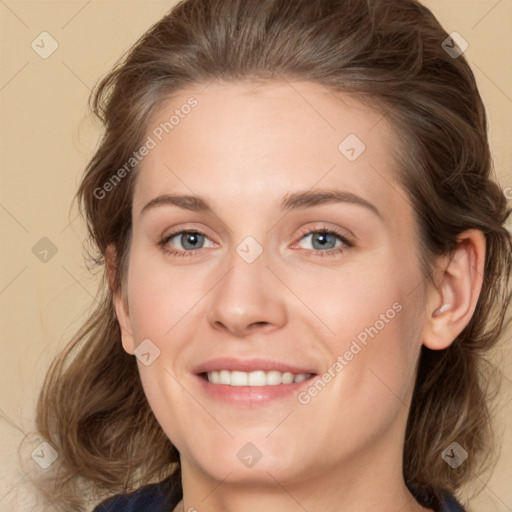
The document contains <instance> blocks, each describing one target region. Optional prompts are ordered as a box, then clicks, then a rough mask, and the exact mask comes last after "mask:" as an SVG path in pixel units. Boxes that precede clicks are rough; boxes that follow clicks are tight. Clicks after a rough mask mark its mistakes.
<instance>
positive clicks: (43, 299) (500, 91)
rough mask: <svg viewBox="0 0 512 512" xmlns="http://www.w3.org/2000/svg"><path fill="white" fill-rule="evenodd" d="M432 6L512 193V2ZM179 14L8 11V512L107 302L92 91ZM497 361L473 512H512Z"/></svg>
mask: <svg viewBox="0 0 512 512" xmlns="http://www.w3.org/2000/svg"><path fill="white" fill-rule="evenodd" d="M425 3H426V5H427V6H428V7H430V8H431V9H432V10H433V12H434V13H435V14H436V15H437V16H438V18H439V19H440V21H441V22H442V24H443V25H444V27H445V28H446V30H447V31H448V32H452V31H457V32H459V33H460V34H461V35H462V36H463V37H464V38H465V39H466V40H467V41H468V43H469V48H468V50H467V52H466V56H467V57H468V59H469V62H470V63H471V65H472V67H473V69H474V71H475V74H476V77H477V79H478V83H479V86H480V88H481V92H482V95H483V97H484V100H485V102H486V105H487V108H488V113H489V118H490V136H491V141H492V147H493V151H494V157H495V166H496V170H497V175H498V177H499V180H500V182H501V183H502V185H503V186H504V187H512V171H511V149H510V146H511V143H510V141H511V139H512V68H511V57H510V56H511V54H512V31H511V27H512V25H511V22H512V0H500V1H497V0H476V1H469V0H442V1H441V0H429V1H427V2H425ZM172 4H173V2H169V1H167V2H162V1H142V0H139V1H120V0H118V1H102V0H93V1H60V2H47V1H31V2H29V1H14V0H5V1H1V0H0V52H1V61H0V120H1V128H0V129H1V145H0V165H1V180H2V181H1V189H0V233H1V236H2V243H1V246H0V247H1V267H0V269H1V270H0V315H1V327H2V330H1V333H2V337H1V347H0V348H1V352H0V354H1V356H0V390H1V394H0V511H13V510H16V511H17V510H20V511H21V510H38V507H37V506H36V505H30V503H31V500H32V499H31V497H30V495H29V491H28V489H27V486H26V478H25V477H24V474H23V472H22V470H21V469H20V467H19V464H18V461H17V453H16V448H17V445H18V444H19V442H20V441H21V440H22V439H23V438H24V436H25V433H26V432H28V431H29V430H30V429H31V428H32V420H33V410H34V405H35V400H36V394H37V391H38V389H39V387H40V385H41V381H42V378H43V376H44V374H45V371H46V368H47V366H48V365H49V363H50V361H51V359H52V358H53V356H54V355H55V353H56V352H57V350H58V349H59V348H61V347H62V346H63V345H64V344H65V343H66V342H67V341H68V339H69V337H70V336H71V334H72V333H73V332H74V330H75V329H76V328H77V327H78V326H79V324H80V322H81V320H82V319H83V318H84V314H85V311H86V309H87V308H88V307H89V306H90V305H91V303H92V301H93V296H94V293H95V289H96V283H97V280H96V278H95V277H94V276H92V275H90V274H88V272H87V270H86V268H85V265H84V263H83V259H82V240H83V234H84V231H83V226H82V223H81V221H80V219H78V218H76V210H75V209H74V210H71V212H70V210H69V208H70V201H71V198H72V196H73V194H74V192H75V190H76V187H77V184H78V181H79V176H80V173H81V171H82V169H83V166H84V164H85V162H86V160H87V158H88V157H89V156H90V155H91V154H92V152H93V149H94V146H95V142H96V137H97V134H98V126H97V125H96V124H95V123H94V122H92V120H91V116H90V115H89V114H88V112H87V100H88V95H89V91H90V88H91V87H92V86H93V84H94V83H95V82H96V81H97V80H98V79H99V78H100V77H101V76H102V75H103V74H104V73H105V72H106V71H107V70H108V69H109V68H110V67H111V66H112V64H113V63H114V62H115V60H116V59H117V58H118V57H119V56H120V55H121V54H122V52H124V51H125V50H126V49H128V48H129V46H130V45H131V44H132V43H133V42H134V41H135V40H136V39H137V37H138V36H139V35H140V34H141V33H142V32H143V31H144V30H145V29H147V28H148V27H149V26H150V25H151V24H152V23H153V22H155V21H156V20H158V19H159V18H160V17H161V16H162V15H163V14H164V13H165V12H166V11H167V10H168V9H169V8H170V7H171V5H172ZM43 31H46V32H48V33H50V34H51V36H52V37H53V38H54V39H55V40H56V41H57V43H58V49H57V50H56V51H55V52H54V53H53V54H52V55H51V56H50V57H49V58H47V59H43V58H41V57H40V56H39V55H38V54H37V53H36V52H35V51H34V50H33V49H32V48H31V43H32V41H33V40H34V39H36V37H37V36H39V34H41V32H43ZM509 192H510V198H511V199H512V188H511V189H509ZM42 237H48V238H49V239H50V240H51V241H52V243H53V244H54V245H55V247H56V249H57V253H56V254H55V255H54V256H52V257H51V258H49V261H47V262H46V263H44V262H42V261H40V260H39V259H38V258H37V257H36V255H34V254H33V252H32V248H33V246H34V245H35V244H36V243H37V242H38V241H39V240H40V239H41V238H42ZM497 357H498V359H499V361H500V367H501V368H502V369H503V371H504V374H505V378H504V387H503V391H502V393H501V395H500V398H499V408H498V410H497V414H496V420H497V422H498V425H499V427H500V429H501V431H502V432H503V440H504V441H503V449H502V454H501V457H500V460H499V463H498V466H497V468H496V471H495V472H494V474H493V475H492V477H491V478H490V479H485V480H481V481H478V482H476V483H475V484H474V485H472V486H470V487H469V488H468V489H466V493H467V495H471V494H472V493H473V492H474V491H475V490H479V489H483V490H482V492H481V493H480V494H479V495H478V496H477V497H475V498H473V499H471V500H470V502H469V504H470V506H471V510H472V511H474V512H487V511H491V510H492V511H493V512H505V511H511V510H512V486H510V482H511V481H512V478H511V477H512V471H511V469H510V468H511V467H512V380H511V379H512V371H511V369H512V343H511V341H510V335H509V336H508V341H507V342H505V340H504V343H503V344H502V347H501V350H500V352H499V353H498V355H497ZM35 446H36V445H34V447H35ZM470 456H471V455H470ZM22 502H23V503H25V504H24V505H22Z"/></svg>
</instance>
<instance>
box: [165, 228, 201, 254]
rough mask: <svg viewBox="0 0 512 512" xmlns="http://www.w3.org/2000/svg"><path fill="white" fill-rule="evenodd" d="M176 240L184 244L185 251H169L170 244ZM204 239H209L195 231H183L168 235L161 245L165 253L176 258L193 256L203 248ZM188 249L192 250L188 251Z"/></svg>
mask: <svg viewBox="0 0 512 512" xmlns="http://www.w3.org/2000/svg"><path fill="white" fill-rule="evenodd" d="M174 238H176V239H178V240H179V241H180V243H182V244H183V247H184V248H185V251H183V250H176V249H169V248H168V244H169V242H171V241H172V240H173V239H174ZM204 239H207V237H206V235H204V234H202V233H199V232H198V231H193V230H182V231H177V232H175V233H171V234H170V235H167V236H166V237H165V238H164V239H163V240H162V241H161V242H159V245H161V246H162V247H163V249H164V251H165V252H167V253H169V254H172V255H174V256H192V255H194V254H196V251H198V250H199V249H202V248H203V243H204ZM187 247H188V248H189V249H191V250H186V249H187Z"/></svg>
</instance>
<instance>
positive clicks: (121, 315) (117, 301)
mask: <svg viewBox="0 0 512 512" xmlns="http://www.w3.org/2000/svg"><path fill="white" fill-rule="evenodd" d="M116 256H117V255H116V249H115V247H114V246H113V245H109V246H108V247H107V253H106V257H105V260H106V267H107V277H108V283H109V287H110V291H111V293H112V305H113V307H114V311H115V316H116V318H117V323H118V324H119V328H120V330H121V342H122V344H123V349H124V350H125V352H127V353H128V354H130V355H134V350H135V345H134V340H133V335H132V330H131V324H130V315H129V311H128V300H127V298H126V297H125V294H124V292H123V290H118V289H116V286H115V281H116V272H117V265H116Z"/></svg>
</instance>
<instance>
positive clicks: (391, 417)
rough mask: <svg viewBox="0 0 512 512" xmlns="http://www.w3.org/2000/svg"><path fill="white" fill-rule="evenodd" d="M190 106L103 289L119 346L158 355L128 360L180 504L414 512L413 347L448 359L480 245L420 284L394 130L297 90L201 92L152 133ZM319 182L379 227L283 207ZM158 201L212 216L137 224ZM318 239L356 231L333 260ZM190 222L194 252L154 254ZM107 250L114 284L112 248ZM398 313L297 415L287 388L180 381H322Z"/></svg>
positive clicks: (155, 167) (218, 88)
mask: <svg viewBox="0 0 512 512" xmlns="http://www.w3.org/2000/svg"><path fill="white" fill-rule="evenodd" d="M191 95H193V96H194V97H195V98H196V99H197V100H198V106H197V107H196V108H195V109H194V110H192V112H191V113H190V114H189V115H188V116H186V117H185V118H184V119H183V120H181V122H180V124H179V125H178V126H176V127H175V128H174V130H173V131H172V132H171V133H170V134H169V135H167V136H165V137H164V138H163V140H162V141H161V142H159V143H158V145H157V146H156V147H155V148H154V149H152V150H151V151H150V152H149V154H148V155H147V156H146V157H145V158H144V160H143V161H142V163H141V167H140V170H139V174H138V177H137V182H136V186H135V191H134V198H133V210H132V215H133V238H132V242H131V247H130V252H129V262H128V271H127V275H126V279H125V281H124V284H123V289H122V290H121V291H119V292H118V293H116V294H115V297H114V302H115V308H116V313H117V317H118V320H119V323H120V326H121V332H122V343H123V347H124V349H125V350H126V352H128V353H129V354H134V350H135V349H136V347H137V346H138V345H139V344H140V343H141V342H142V340H144V339H150V340H151V342H152V343H153V344H154V345H155V346H156V347H158V349H159V350H160V356H159V357H157V358H156V359H155V360H154V361H153V362H152V363H151V364H150V365H149V366H145V365H144V364H142V363H141V361H140V360H137V361H138V365H139V372H140V377H141V380H142V384H143V386H144V390H145V393H146V395H147V398H148V401H149V403H150V405H151V407H152V409H153V411H154V413H155V416H156V417H157V419H158V421H159V423H160V425H161V426H162V428H163V430H164V431H165V433H166V434H167V436H168V437H169V439H170V440H171V441H172V443H173V444H174V445H175V446H176V447H177V448H178V450H179V452H180V455H181V465H182V475H183V476H182V479H183V489H184V500H183V503H180V505H179V506H178V507H177V508H176V510H190V509H192V510H194V509H195V510H197V511H199V512H203V511H204V512H221V511H223V512H231V511H233V512H234V511H236V512H240V511H243V512H252V511H261V510H265V511H269V512H272V511H278V510H279V511H282V510H287V511H292V512H295V511H297V512H298V511H303V510H308V511H310V512H313V511H327V512H329V511H337V512H338V511H339V510H343V511H344V512H361V511H369V510H379V511H381V512H398V511H401V512H413V511H419V510H423V511H424V510H427V509H424V508H423V507H421V506H420V505H419V504H418V503H417V502H416V501H415V499H414V497H413V496H412V495H411V494H410V492H409V491H408V489H407V488H406V486H405V483H404V481H403V477H402V462H401V461H402V450H403V443H404V434H405V426H406V421H407V414H408V405H409V403H410V400H411V396H412V391H413V386H414V378H415V367H416V362H417V360H418V356H419V351H420V348H421V345H422V344H423V345H425V346H427V347H429V348H431V349H434V350H441V349H444V348H446V347H447V346H449V345H450V343H452V342H453V340H454V339H455V337H456V336H457V335H458V334H459V333H460V332H461V331H462V330H463V328H464V327H465V326H466V325H467V323H468V322H469V320H470V318H471V316H472V314H473V311H474V309H475V306H476V301H477V298H478V294H479V293H480V289H481V285H482V275H483V262H484V256H485V238H484V236H483V235H482V233H481V232H479V231H476V230H468V231H467V232H465V233H463V234H462V235H461V237H460V243H459V246H458V247H457V249H456V251H455V252H454V254H453V257H452V258H450V257H445V258H442V259H440V260H439V262H438V263H439V268H440V271H439V275H438V281H437V283H436V286H431V285H428V284H427V282H426V280H425V279H424V278H423V276H422V274H421V271H420V268H419V264H418V253H417V233H416V227H415V223H414V220H413V210H412V207H411V205H410V203H409V202H408V201H407V200H406V197H407V194H406V192H405V191H404V190H402V189H401V188H400V187H399V185H398V183H397V182H396V180H395V178H394V174H393V171H394V169H395V168H396V163H395V162H394V161H393V156H392V151H391V148H396V147H397V144H398V142H397V141H398V139H399V137H398V136H397V135H396V134H395V133H394V132H393V129H392V128H391V127H390V126H389V125H388V123H387V122H386V119H385V118H384V117H383V116H382V114H380V113H379V112H376V111H374V110H372V109H371V108H369V107H365V106H364V105H362V104H360V103H358V102H357V101H355V100H354V99H351V98H350V97H348V96H339V95H337V96H334V95H333V93H332V92H330V91H328V90H327V89H325V88H323V87H321V86H320V85H318V84H314V83H310V82H294V83H291V84H290V83H286V82H267V83H265V84H264V85H260V86H258V87H257V86H255V85H254V84H252V83H249V82H239V83H230V84H221V83H214V84H211V85H209V86H208V87H206V88H205V87H204V86H202V87H199V86H196V87H190V88H188V89H186V90H183V91H180V92H179V94H177V95H175V96H174V97H172V98H170V99H169V100H168V101H167V102H166V103H165V104H164V105H163V106H162V108H161V109H160V110H159V111H158V113H157V115H156V116H155V117H154V118H153V119H151V120H150V122H149V124H148V132H147V133H148V135H150V134H151V131H152V129H153V128H154V127H155V126H158V124H159V123H160V122H162V121H164V120H166V119H169V117H170V115H171V114H172V113H173V110H174V109H175V108H177V107H179V106H180V105H183V104H184V103H185V102H186V101H187V99H188V98H189V97H190V96H191ZM351 133H353V134H357V136H358V137H359V139H360V140H362V141H363V142H364V144H365V145H366V151H364V152H363V153H362V154H361V155H360V156H359V157H358V158H357V159H356V160H355V161H353V162H351V161H349V160H348V159H347V158H345V156H344V155H343V154H342V153H341V152H340V151H339V149H338V146H339V144H340V142H342V141H343V140H344V139H345V138H346V137H347V135H349V134H351ZM313 188H314V189H315V190H316V189H320V188H322V189H324V188H335V189H338V190H343V191H349V192H352V193H354V194H357V195H358V196H360V197H362V198H364V199H365V200H367V201H368V202H370V203H372V204H373V205H374V206H375V207H376V208H377V209H378V210H379V212H380V214H381V216H382V219H381V218H379V217H378V216H377V215H375V214H374V213H372V212H371V211H370V210H369V209H366V208H364V207H362V206H359V205H355V204H349V203H333V204H322V205H317V206H314V207H309V208H307V209H304V210H297V211H289V212H288V213H286V215H285V214H284V213H283V212H281V210H280V209H279V203H280V201H281V199H282V198H283V196H285V195H286V194H289V193H293V192H297V191H306V190H310V189H313ZM169 193H176V194H178V193H179V194H187V195H198V196H201V197H203V198H205V199H206V200H207V201H208V202H209V203H210V205H211V206H212V210H213V213H204V212H192V211H188V210H185V209H182V208H179V207H177V206H173V205H166V206H160V207H157V208H153V209H150V210H148V211H146V212H145V213H143V214H141V210H142V208H143V207H144V205H146V204H147V203H148V202H149V201H150V200H152V199H154V198H155V197H157V196H160V195H162V194H169ZM324 227H327V228H336V229H337V230H338V231H339V232H340V233H341V234H343V235H344V236H346V237H349V236H351V237H352V240H353V242H354V245H353V247H348V246H345V245H344V244H343V242H341V241H340V240H337V239H334V240H337V241H336V242H334V240H332V239H331V242H329V244H330V245H328V247H327V249H331V248H333V247H334V244H335V246H336V247H335V248H338V247H340V246H344V250H343V252H342V253H337V254H331V255H325V256H323V257H321V256H319V255H318V254H319V253H320V252H322V251H325V249H322V248H318V245H316V244H315V245H313V239H312V237H311V236H308V235H306V236H304V235H303V234H302V233H305V232H307V231H309V230H313V229H316V230H318V229H321V228H324ZM185 228H186V229H195V230H197V231H198V232H200V233H203V234H204V235H206V238H204V239H203V238H200V239H199V243H198V247H199V250H198V251H197V253H196V254H195V255H193V256H186V257H179V256H172V255H169V254H168V253H166V252H165V251H164V249H163V247H162V246H159V245H158V242H159V241H160V240H161V238H162V237H163V236H164V235H166V234H169V233H171V232H174V231H179V229H185ZM248 236H251V237H253V238H254V239H255V240H256V241H257V242H258V244H259V245H260V246H261V248H262V249H263V252H262V254H261V255H260V256H259V257H258V258H257V259H256V260H255V261H254V262H253V263H247V262H246V261H245V260H244V259H242V258H241V257H240V256H239V254H238V253H237V252H236V248H237V246H239V244H240V243H241V242H242V241H243V240H244V239H245V238H246V237H248ZM185 242H186V239H185ZM183 243H184V240H183V238H182V237H180V236H175V237H174V238H173V239H172V241H170V242H168V243H167V247H168V248H174V249H176V250H178V251H181V252H182V253H183V252H186V251H187V250H188V251H190V249H187V247H188V246H187V247H184V246H183V245H182V244H183ZM251 250H252V249H251ZM307 254H310V256H309V257H308V255H307ZM108 257H109V262H110V269H111V270H110V277H111V279H112V276H113V270H112V269H113V264H112V262H113V261H114V257H115V251H114V248H110V249H109V255H108ZM395 303H398V304H399V305H401V306H402V308H401V310H400V311H399V312H397V313H396V315H394V318H393V319H392V320H390V321H389V322H387V323H386V324H385V327H384V328H382V329H381V330H379V332H378V334H377V335H376V336H375V337H374V338H369V339H368V342H367V345H366V346H363V348H362V350H361V351H360V352H358V353H357V355H356V356H354V357H353V359H352V360H351V361H349V362H348V364H347V365H346V366H345V367H344V368H343V370H342V371H341V372H339V373H337V374H336V377H335V378H333V379H332V380H331V381H330V382H329V383H328V384H327V385H326V386H325V388H324V389H323V390H322V391H321V392H320V393H318V394H317V395H316V396H314V397H313V398H311V400H310V402H309V403H308V404H306V405H304V404H302V403H299V401H298V400H297V397H296V396H295V395H291V396H289V397H286V398H284V399H279V400H276V401H274V402H268V403H265V404H259V405H258V404H254V405H253V406H252V407H251V406H249V407H240V406H236V405H232V404H226V403H222V402H219V401H217V400H214V399H210V398H208V397H207V396H205V394H204V393H203V392H202V391H201V389H200V387H199V385H198V381H197V377H195V376H194V375H193V373H192V368H193V367H194V366H196V365H197V364H198V363H200V362H204V361H206V360H209V359H212V358H215V357H220V356H235V357H253V356H254V357H256V356H259V357H263V358H271V359H274V360H277V361H285V362H289V363H291V364H296V365H299V366H304V365H306V366H312V367H314V368H315V369H318V373H319V374H322V373H323V372H325V371H327V370H328V368H330V367H332V365H333V363H334V362H335V361H336V360H337V357H338V355H342V354H344V353H345V352H346V351H347V350H348V349H349V348H350V346H351V343H352V341H353V340H354V339H356V336H357V335H358V334H359V333H361V332H362V331H364V329H365V327H369V326H372V325H374V324H375V323H376V321H377V320H379V318H381V317H380V315H381V314H384V313H386V311H388V310H389V309H392V308H393V304H395ZM444 304H449V305H450V307H449V309H448V310H447V311H446V312H444V313H442V314H440V315H434V313H435V311H436V310H438V309H439V308H440V307H441V306H443V305H444ZM448 441H449V440H447V443H448ZM247 442H251V443H253V444H254V445H255V446H256V447H257V448H258V450H259V451H260V452H261V454H262V457H261V459H260V460H259V461H258V462H257V464H256V465H254V466H253V467H251V468H248V467H246V466H245V465H244V464H242V463H241V461H240V460H239V458H238V457H237V452H238V451H239V450H240V449H241V448H242V447H243V446H244V445H245V444H246V443H247ZM221 482H222V483H221Z"/></svg>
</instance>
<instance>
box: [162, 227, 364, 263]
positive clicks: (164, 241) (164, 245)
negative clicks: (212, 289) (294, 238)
mask: <svg viewBox="0 0 512 512" xmlns="http://www.w3.org/2000/svg"><path fill="white" fill-rule="evenodd" d="M185 233H193V234H197V235H201V236H204V237H206V238H208V237H207V236H206V235H205V234H204V233H201V231H197V230H193V229H182V230H180V231H175V232H174V233H170V234H169V235H166V236H165V237H164V238H162V240H160V241H159V242H158V245H159V246H160V247H161V248H162V250H163V251H164V252H165V253H167V254H169V255H170V256H179V257H187V256H194V255H195V254H196V253H198V252H199V251H200V250H201V249H194V250H192V251H181V250H177V249H168V248H167V244H168V243H169V241H170V240H172V239H173V238H174V237H175V236H177V235H182V234H185ZM316 233H321V234H325V235H333V236H335V237H336V238H338V239H339V240H341V241H342V242H343V244H344V245H345V247H337V248H334V249H328V250H325V251H317V250H315V249H305V251H306V256H307V257H320V258H323V257H326V256H334V255H335V254H340V253H343V251H345V250H346V249H347V248H349V249H350V248H352V247H354V244H353V242H352V241H351V240H349V239H348V238H347V237H346V236H344V235H342V234H341V233H339V232H338V231H336V230H335V229H329V228H326V227H324V228H321V229H312V230H309V231H304V232H303V233H301V235H300V240H302V239H303V238H304V237H306V236H308V235H312V234H316ZM311 253H314V254H311Z"/></svg>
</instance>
